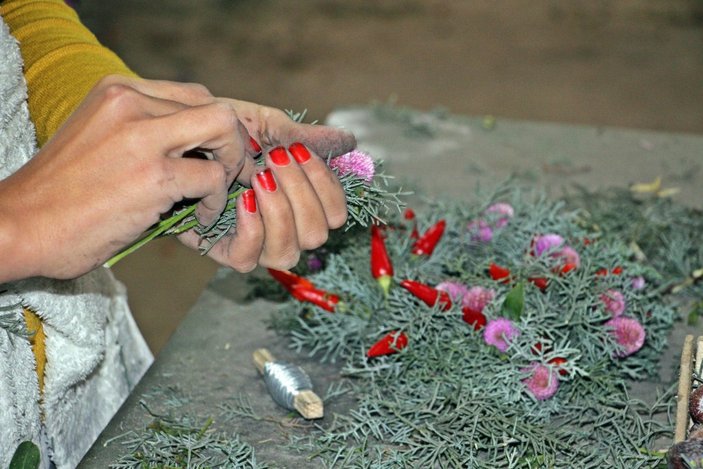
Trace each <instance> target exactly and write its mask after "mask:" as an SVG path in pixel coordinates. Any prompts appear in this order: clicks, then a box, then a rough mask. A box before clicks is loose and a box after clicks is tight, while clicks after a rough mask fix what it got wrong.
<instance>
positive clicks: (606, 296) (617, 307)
mask: <svg viewBox="0 0 703 469" xmlns="http://www.w3.org/2000/svg"><path fill="white" fill-rule="evenodd" d="M600 300H601V301H602V302H603V304H604V305H605V310H606V311H608V312H609V313H610V314H612V315H613V317H614V318H616V317H618V316H620V315H621V314H622V313H623V312H624V311H625V307H626V304H625V297H624V296H623V294H622V293H620V292H619V291H617V290H608V291H607V292H605V293H603V294H601V296H600Z"/></svg>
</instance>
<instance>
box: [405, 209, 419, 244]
mask: <svg viewBox="0 0 703 469" xmlns="http://www.w3.org/2000/svg"><path fill="white" fill-rule="evenodd" d="M403 218H405V219H406V220H407V221H412V222H413V229H412V231H411V232H410V239H417V238H419V237H420V233H419V232H418V231H417V222H416V221H415V212H414V211H413V209H411V208H406V209H405V212H404V213H403Z"/></svg>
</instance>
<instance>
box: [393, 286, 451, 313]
mask: <svg viewBox="0 0 703 469" xmlns="http://www.w3.org/2000/svg"><path fill="white" fill-rule="evenodd" d="M400 286H401V287H403V288H405V289H406V290H408V291H409V292H410V293H412V294H413V295H415V297H416V298H418V299H420V300H422V301H423V302H424V303H425V304H426V305H427V306H429V307H434V305H436V304H437V303H439V305H440V309H441V310H442V311H448V310H449V309H450V308H451V307H452V300H451V298H450V297H449V293H447V292H445V291H442V290H437V289H436V288H434V287H431V286H429V285H426V284H424V283H421V282H417V281H415V280H403V281H402V282H400Z"/></svg>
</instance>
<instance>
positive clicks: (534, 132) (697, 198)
mask: <svg viewBox="0 0 703 469" xmlns="http://www.w3.org/2000/svg"><path fill="white" fill-rule="evenodd" d="M329 123H331V124H333V125H339V126H343V127H346V128H348V129H350V130H352V131H354V132H355V133H356V135H357V137H358V140H359V147H360V148H361V149H364V150H367V151H369V152H370V153H371V154H372V155H374V156H375V157H376V158H381V159H383V160H385V161H386V169H387V173H388V174H393V175H395V176H397V178H398V180H399V181H400V182H404V183H405V184H404V185H406V186H410V187H412V188H414V189H415V188H417V189H419V191H420V192H421V193H422V194H423V195H426V196H430V197H452V198H456V199H459V200H470V198H471V197H472V194H473V193H474V189H475V187H476V185H478V184H482V185H487V186H491V185H495V184H497V182H498V181H500V180H503V179H505V178H507V177H508V176H510V175H517V176H518V177H519V178H520V179H521V180H522V181H525V182H528V183H529V184H534V185H538V186H540V187H544V188H546V189H548V190H549V191H551V192H552V193H554V194H555V195H558V194H559V193H561V192H562V191H564V190H567V189H568V188H569V187H571V186H573V185H574V184H581V185H585V186H588V187H592V188H604V187H611V186H620V187H625V186H627V185H628V184H629V183H631V182H635V181H637V182H641V181H650V180H653V179H654V178H655V177H657V176H661V177H662V178H663V180H664V184H665V186H676V187H679V188H680V189H681V192H680V194H678V195H677V196H676V197H677V200H679V201H681V202H682V203H686V204H690V205H696V206H701V200H703V197H701V196H702V195H703V184H701V182H703V178H702V177H701V171H700V169H701V168H700V165H701V164H702V163H703V160H702V158H703V157H702V156H701V155H702V154H703V138H701V137H700V136H695V135H684V134H664V133H655V132H645V131H638V130H628V129H612V128H603V129H601V128H594V127H583V126H568V125H557V124H548V123H533V122H520V121H508V120H498V121H497V122H496V124H495V127H493V128H492V129H491V130H487V129H486V128H484V125H483V119H482V118H469V117H462V116H447V115H444V114H442V113H421V112H415V111H408V110H399V109H393V108H391V109H388V108H386V109H379V108H373V107H365V108H355V109H344V110H339V111H337V112H335V113H333V114H332V115H331V116H330V117H329ZM246 291H247V287H246V282H245V281H244V276H241V275H238V274H234V273H231V272H227V271H225V270H221V271H219V272H218V275H217V276H216V277H215V278H213V279H212V281H211V282H210V284H209V286H208V288H207V289H206V290H205V291H204V292H203V294H202V296H201V297H200V299H199V300H198V302H197V303H196V305H195V306H194V307H193V309H192V310H191V311H190V312H189V314H188V316H187V318H186V319H185V321H184V322H183V323H182V324H181V325H180V327H179V329H178V331H177V332H176V334H175V335H174V336H173V337H172V339H171V340H170V342H169V343H168V345H167V346H166V347H165V349H164V350H163V351H162V352H161V354H160V355H159V357H158V358H157V360H156V362H155V363H154V365H153V366H152V367H151V369H150V370H149V371H148V373H147V375H146V376H145V377H144V379H143V380H142V382H141V383H140V384H139V385H138V387H137V388H136V389H135V391H134V393H133V395H132V396H131V397H130V398H129V400H128V401H127V402H126V403H125V405H124V406H123V407H122V409H121V410H120V412H119V413H118V414H117V415H116V416H115V418H114V419H113V421H112V422H111V423H110V425H109V426H108V428H107V429H106V430H105V431H104V433H103V434H102V435H101V437H100V439H99V440H98V441H97V442H96V444H95V445H94V447H93V448H92V450H91V451H90V453H89V454H88V456H87V457H86V458H85V460H84V462H83V463H82V464H81V467H85V468H92V467H101V468H104V467H107V466H108V465H109V464H110V463H111V462H114V461H115V460H117V458H118V457H119V456H120V455H121V454H123V453H124V448H123V447H122V446H121V445H120V444H119V443H118V442H116V441H114V438H115V437H116V436H118V435H121V434H123V433H125V432H126V431H129V430H138V429H142V428H144V427H145V426H146V425H148V424H149V422H150V421H151V417H149V415H148V414H147V413H146V412H145V411H144V409H143V408H142V407H141V406H140V405H139V401H140V399H142V398H143V396H144V394H145V393H149V392H150V391H151V390H153V389H154V388H155V387H162V388H163V387H165V386H177V387H178V388H179V389H181V390H182V392H183V393H184V394H186V395H188V396H189V401H188V403H187V404H186V405H185V406H184V410H183V411H184V412H189V413H193V414H197V415H201V416H206V417H207V416H212V417H213V418H215V421H216V422H215V425H216V427H217V428H220V429H224V430H228V431H234V432H237V433H238V434H239V435H240V436H241V437H242V438H243V439H244V440H245V441H247V442H248V443H249V444H251V445H253V446H254V447H255V449H256V451H257V455H258V457H259V459H260V460H263V461H267V462H276V463H278V464H280V465H282V466H284V467H295V466H298V467H314V465H313V463H311V461H310V460H309V459H308V458H307V455H305V454H300V453H296V452H291V451H289V450H287V449H286V448H284V447H283V446H282V445H283V443H285V442H286V441H287V435H288V434H290V433H291V432H296V433H305V432H307V431H309V426H306V425H305V424H302V426H301V422H300V421H297V420H295V419H292V418H291V413H290V412H288V411H286V410H284V409H281V408H279V407H277V406H276V405H275V404H274V403H273V401H272V400H271V398H270V396H269V395H268V393H267V392H266V389H265V386H264V384H263V381H262V379H261V378H260V377H259V376H258V375H257V372H256V370H255V368H254V366H253V364H252V360H251V354H252V352H253V351H254V350H255V349H256V348H259V347H267V348H269V349H270V350H271V351H272V352H273V353H274V355H275V356H276V357H277V358H280V359H284V360H288V361H293V362H295V363H298V364H299V365H301V366H303V368H304V369H306V370H307V371H308V373H309V374H310V375H311V378H312V380H313V383H314V386H315V390H316V391H317V392H318V394H324V391H325V389H326V388H327V386H328V385H329V383H332V382H335V381H337V380H338V379H339V374H338V372H339V369H338V366H335V365H322V364H319V363H317V362H316V361H315V360H312V359H309V358H307V357H301V356H298V355H296V354H295V353H294V352H293V351H291V350H289V349H288V348H287V346H286V344H285V342H284V341H282V340H281V339H280V338H278V337H276V336H275V334H274V333H273V332H272V331H270V330H268V329H267V328H266V326H265V322H264V321H265V320H266V319H267V318H269V317H270V315H271V313H272V312H273V311H274V309H275V308H276V305H275V304H272V303H269V302H266V301H263V300H256V301H253V302H251V303H245V302H244V300H243V298H244V296H245V293H246ZM695 332H696V331H695V330H693V329H691V328H688V327H685V326H683V325H680V326H679V327H677V328H676V329H675V330H674V332H673V333H672V336H671V341H670V343H671V346H670V348H669V350H668V351H667V353H666V354H665V356H663V357H662V361H663V364H664V366H663V374H662V379H664V380H665V381H666V380H669V379H671V378H672V376H673V375H672V373H673V370H675V369H676V360H677V358H676V357H677V355H678V353H680V344H681V343H682V342H683V337H684V336H685V334H687V333H695ZM653 389H654V387H653V383H643V384H641V385H638V387H637V388H636V390H635V391H636V393H637V394H639V395H642V396H645V397H646V396H647V395H649V394H651V393H652V392H653ZM237 395H243V396H247V398H248V399H249V400H250V402H251V405H252V407H253V408H254V410H255V411H256V412H257V413H258V414H260V415H262V416H265V419H264V420H262V421H256V422H252V421H250V420H247V419H234V420H225V419H222V418H221V417H222V411H221V409H220V408H219V407H218V406H219V405H220V404H221V403H222V402H225V401H226V400H227V399H229V398H232V397H233V396H237ZM348 404H349V402H348V401H347V402H341V401H340V402H337V401H332V402H331V403H328V404H327V405H326V417H325V420H323V421H321V422H320V423H321V424H322V425H324V424H325V423H326V422H328V421H329V420H328V419H330V418H332V417H331V416H332V414H334V413H335V412H340V411H344V409H345V408H346V407H347V406H348Z"/></svg>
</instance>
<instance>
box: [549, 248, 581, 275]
mask: <svg viewBox="0 0 703 469" xmlns="http://www.w3.org/2000/svg"><path fill="white" fill-rule="evenodd" d="M552 256H553V257H555V258H557V259H560V260H561V261H562V264H563V265H569V266H571V269H570V270H572V269H576V268H578V267H579V266H580V265H581V257H580V256H579V253H578V252H576V250H575V249H574V248H572V247H571V246H564V247H563V248H561V249H560V250H559V251H557V252H555V253H554V254H552Z"/></svg>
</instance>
